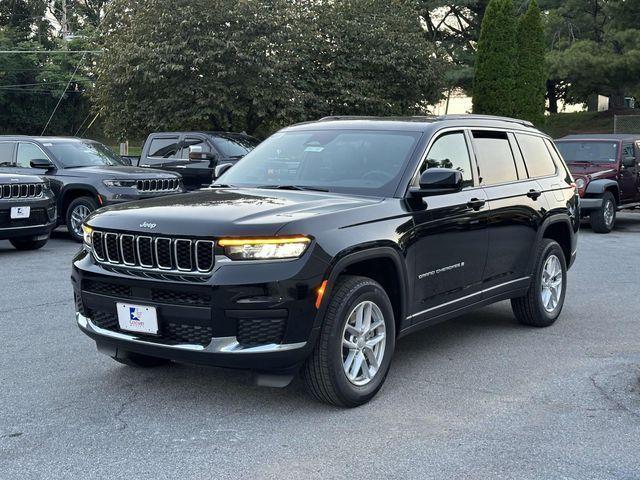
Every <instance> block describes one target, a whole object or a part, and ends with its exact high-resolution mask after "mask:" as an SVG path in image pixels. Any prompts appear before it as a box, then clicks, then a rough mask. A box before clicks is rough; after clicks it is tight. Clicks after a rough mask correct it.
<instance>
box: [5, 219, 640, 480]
mask: <svg viewBox="0 0 640 480" xmlns="http://www.w3.org/2000/svg"><path fill="white" fill-rule="evenodd" d="M639 234H640V215H637V214H622V215H620V216H619V228H618V229H617V230H616V231H615V232H614V233H612V234H609V235H596V234H594V233H592V232H591V231H590V230H589V229H588V228H585V229H584V230H583V232H582V234H581V238H580V241H579V251H578V260H577V261H576V264H575V267H574V268H573V269H572V270H571V272H570V274H569V290H568V293H567V299H566V304H565V309H564V312H563V314H562V316H561V318H560V320H559V321H558V322H557V323H556V325H554V326H553V327H550V328H547V329H541V330H539V329H532V328H527V327H524V326H520V325H518V324H517V323H516V322H515V321H514V319H513V316H512V313H511V310H510V306H509V304H508V303H506V302H503V303H500V304H497V305H493V306H490V307H487V308H484V309H482V310H480V311H478V312H476V313H473V314H469V315H465V316H463V317H460V318H458V319H456V320H452V321H449V322H447V323H443V324H440V325H437V326H435V327H432V328H429V329H427V330H423V331H421V332H419V333H417V334H414V335H412V336H410V337H407V338H404V339H402V340H400V342H399V344H398V347H397V351H396V357H395V359H394V363H393V365H392V368H391V372H390V374H389V377H388V379H387V382H386V384H385V386H384V388H383V389H382V390H381V392H380V393H379V395H378V396H377V397H376V398H375V399H374V400H373V401H372V402H371V403H369V404H368V405H365V406H363V407H361V408H358V409H354V410H340V409H336V408H332V407H328V406H325V405H322V404H319V403H316V402H315V401H313V400H312V399H311V398H310V397H309V396H308V395H307V394H306V393H305V392H304V389H303V388H302V385H301V382H300V381H296V382H294V383H293V384H292V385H291V386H290V387H288V388H286V389H282V390H279V389H265V388H259V387H255V386H253V385H252V384H251V382H250V376H249V375H248V374H246V373H243V372H240V373H239V372H235V371H232V370H224V369H215V368H203V367H194V366H189V365H171V366H168V367H161V368H157V369H151V370H138V369H131V368H127V367H124V366H121V365H119V364H117V363H116V362H114V361H112V360H110V359H109V358H107V357H105V356H103V355H100V354H99V353H98V352H97V351H96V349H95V346H94V343H93V342H92V341H91V340H90V339H89V338H87V337H85V336H84V335H83V334H81V332H80V331H79V330H78V328H77V327H76V326H75V323H74V319H73V313H74V309H73V302H72V295H71V293H72V292H71V286H70V282H69V268H70V267H69V266H70V260H71V257H72V256H73V254H74V253H75V251H76V250H77V249H78V246H77V244H74V243H72V242H71V241H70V240H69V239H68V237H67V236H66V234H64V233H57V234H56V235H55V237H54V239H53V240H52V241H51V242H50V243H49V244H48V245H47V246H46V247H45V248H43V249H42V250H40V251H37V252H28V253H24V252H17V251H15V250H13V249H12V248H11V247H10V245H9V244H8V242H0V287H1V288H0V336H1V338H2V349H1V350H0V365H2V368H1V370H0V385H1V387H0V478H3V479H4V478H6V479H13V478H21V479H25V478H34V479H41V478H80V477H82V478H84V479H92V478H110V479H117V478H127V479H130V478H135V479H139V478H143V479H147V478H148V479H154V480H156V479H164V478H216V479H223V478H233V479H237V478H250V479H258V478H260V479H261V478H287V477H288V478H323V479H328V478H354V477H366V476H369V475H372V476H376V477H378V478H403V479H413V478H415V479H429V478H433V479H445V478H446V479H458V478H469V479H480V478H491V479H494V478H504V479H510V480H515V479H580V480H586V479H621V480H622V479H624V480H632V479H638V478H640V440H639V439H640V384H639V375H640V329H639V328H638V327H639V325H640V324H639V321H638V314H637V312H638V311H640V295H638V286H639V284H640V241H639V239H640V235H639Z"/></svg>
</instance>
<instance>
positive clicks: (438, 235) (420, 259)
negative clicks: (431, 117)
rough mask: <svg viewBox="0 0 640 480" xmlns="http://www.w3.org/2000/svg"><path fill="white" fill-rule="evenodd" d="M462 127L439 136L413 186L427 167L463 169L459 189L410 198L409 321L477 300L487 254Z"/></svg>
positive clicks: (479, 192)
mask: <svg viewBox="0 0 640 480" xmlns="http://www.w3.org/2000/svg"><path fill="white" fill-rule="evenodd" d="M472 165H473V162H472V160H471V155H470V149H469V147H468V141H467V135H466V134H465V132H463V131H452V132H446V133H444V134H441V135H440V136H439V137H438V138H437V139H436V140H435V141H434V142H433V144H432V146H431V147H430V149H429V152H428V154H427V158H426V159H425V161H424V163H423V164H422V165H421V166H420V168H419V171H418V172H417V174H416V176H415V178H414V179H413V182H412V184H413V186H417V185H418V181H419V177H420V174H421V173H422V172H424V170H425V169H427V168H434V167H444V168H455V169H458V170H460V171H461V172H462V174H463V179H464V187H463V189H462V190H461V191H460V192H457V193H451V194H444V195H437V196H430V197H425V198H423V199H411V200H410V201H409V202H408V203H409V204H410V205H411V208H412V211H413V220H414V230H413V232H412V235H411V246H410V254H412V257H413V262H414V266H415V267H414V273H413V274H414V275H415V278H414V279H413V280H414V282H413V284H414V285H415V287H414V292H413V298H414V301H413V312H412V322H411V323H412V324H415V323H420V322H423V321H427V320H429V319H431V318H434V317H437V316H439V315H441V314H444V313H447V312H450V311H453V310H456V309H458V308H460V307H463V306H465V305H469V304H471V303H473V302H475V301H478V300H479V296H480V291H481V290H480V285H481V281H482V272H483V270H484V264H485V260H486V254H487V242H488V233H487V215H488V206H487V203H486V195H485V192H484V190H483V189H482V188H480V187H478V186H477V177H476V175H474V173H473V168H472Z"/></svg>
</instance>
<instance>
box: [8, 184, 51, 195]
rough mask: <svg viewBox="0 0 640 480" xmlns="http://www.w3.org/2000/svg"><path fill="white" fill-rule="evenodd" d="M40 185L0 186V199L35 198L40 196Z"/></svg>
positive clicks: (41, 187) (41, 185)
mask: <svg viewBox="0 0 640 480" xmlns="http://www.w3.org/2000/svg"><path fill="white" fill-rule="evenodd" d="M43 187H44V184H42V183H12V184H10V185H0V198H37V197H41V196H42V191H43Z"/></svg>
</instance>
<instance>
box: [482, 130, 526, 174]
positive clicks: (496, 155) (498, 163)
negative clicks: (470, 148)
mask: <svg viewBox="0 0 640 480" xmlns="http://www.w3.org/2000/svg"><path fill="white" fill-rule="evenodd" d="M473 143H474V145H475V149H476V154H477V157H478V170H480V179H481V183H482V184H484V185H495V184H498V183H505V182H512V181H514V180H517V179H518V174H517V172H516V164H515V159H514V157H513V152H512V151H511V145H510V144H509V138H508V137H507V134H506V133H505V132H494V131H485V130H475V131H474V132H473Z"/></svg>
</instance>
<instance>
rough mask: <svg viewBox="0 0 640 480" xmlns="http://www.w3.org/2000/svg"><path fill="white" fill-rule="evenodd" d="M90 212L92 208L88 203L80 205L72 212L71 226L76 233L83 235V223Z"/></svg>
mask: <svg viewBox="0 0 640 480" xmlns="http://www.w3.org/2000/svg"><path fill="white" fill-rule="evenodd" d="M90 213H91V210H89V207H87V206H86V205H78V206H76V207H75V208H74V209H73V212H71V228H72V229H73V231H74V233H75V234H76V235H80V236H82V223H83V222H84V219H85V218H87V217H88V216H89V214H90Z"/></svg>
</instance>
